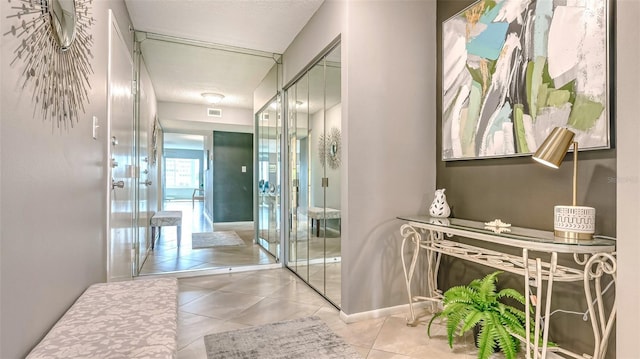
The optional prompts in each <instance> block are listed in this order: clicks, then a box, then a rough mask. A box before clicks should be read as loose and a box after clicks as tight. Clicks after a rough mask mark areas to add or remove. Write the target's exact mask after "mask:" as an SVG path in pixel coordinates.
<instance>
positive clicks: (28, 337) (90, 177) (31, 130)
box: [0, 0, 132, 358]
mask: <svg viewBox="0 0 640 359" xmlns="http://www.w3.org/2000/svg"><path fill="white" fill-rule="evenodd" d="M11 6H16V5H15V2H11V3H8V2H7V1H4V2H2V4H1V5H0V18H2V19H3V22H2V28H3V31H2V32H3V33H4V32H6V30H7V27H8V26H10V25H11V24H16V22H15V19H13V20H6V17H7V16H8V15H9V14H11V13H13V12H14V11H13V10H11V9H10V7H11ZM109 8H112V9H113V10H114V12H115V15H116V17H117V18H118V19H119V22H120V25H121V28H122V29H125V30H126V29H128V27H129V17H128V14H127V11H126V8H125V6H124V2H123V1H121V0H109V1H94V2H93V3H92V5H91V12H92V14H93V17H94V18H95V19H96V22H95V24H94V25H93V26H92V27H91V29H90V30H89V31H90V33H91V34H92V35H93V41H94V43H93V46H92V48H91V51H92V54H93V58H92V59H90V62H91V65H92V67H93V71H94V73H93V74H92V75H90V76H89V82H90V84H91V88H90V89H89V99H90V103H89V104H88V106H87V107H86V112H85V113H84V114H83V115H81V116H80V121H79V123H78V124H76V125H75V127H74V128H72V129H69V130H68V131H67V130H62V131H59V130H57V129H54V130H52V126H51V122H49V121H43V120H42V119H41V118H38V117H35V118H34V117H33V116H32V113H33V107H34V105H33V102H32V101H31V87H27V88H26V89H24V90H22V89H21V86H20V85H19V84H18V80H19V75H20V73H21V71H22V66H21V63H18V64H15V65H13V66H10V62H11V61H12V60H13V51H14V49H15V48H16V46H17V45H18V42H19V40H16V39H15V38H14V37H12V36H3V37H2V44H1V56H2V66H1V68H2V81H1V82H2V85H1V86H2V87H1V98H2V99H1V103H2V105H1V107H2V122H1V123H0V153H1V160H0V168H1V181H0V196H1V198H2V200H1V201H0V215H1V218H0V221H1V223H2V227H1V228H0V245H1V249H0V257H1V258H2V259H1V265H2V267H1V270H0V272H1V280H0V292H1V294H0V295H1V298H2V300H1V303H2V307H1V308H0V318H1V319H0V328H1V330H2V336H1V339H0V342H1V346H2V348H1V352H0V357H1V358H20V357H24V356H25V355H26V354H27V352H28V351H29V350H30V349H31V348H32V347H33V346H34V345H35V344H36V343H37V342H38V341H39V339H40V338H41V337H42V336H43V335H44V334H45V333H46V332H47V331H48V330H49V328H50V327H51V325H52V324H53V323H54V322H55V321H56V320H57V319H58V318H59V317H60V316H61V315H62V314H63V313H64V312H65V311H66V310H67V308H68V307H69V306H70V305H71V304H72V303H73V301H74V300H75V299H76V298H77V297H78V296H79V295H80V294H81V293H82V292H83V291H84V290H85V289H86V288H87V287H88V286H89V285H90V284H92V283H96V282H103V281H104V280H105V279H106V238H105V226H106V218H107V212H106V208H107V205H106V190H107V189H106V188H105V184H106V183H107V178H106V163H105V160H106V158H105V157H106V148H107V144H108V140H107V138H106V127H105V126H106V120H107V96H106V89H107V48H108V39H107V33H108V27H109V24H108V19H109V17H108V9H109ZM125 35H127V34H126V33H125ZM127 42H128V44H127V45H128V47H129V49H131V47H132V39H131V38H129V37H127ZM93 115H95V116H97V117H98V119H99V120H100V125H101V126H102V127H101V128H100V131H99V138H98V140H97V141H96V140H93V139H92V138H91V133H92V131H91V130H92V128H91V116H93Z"/></svg>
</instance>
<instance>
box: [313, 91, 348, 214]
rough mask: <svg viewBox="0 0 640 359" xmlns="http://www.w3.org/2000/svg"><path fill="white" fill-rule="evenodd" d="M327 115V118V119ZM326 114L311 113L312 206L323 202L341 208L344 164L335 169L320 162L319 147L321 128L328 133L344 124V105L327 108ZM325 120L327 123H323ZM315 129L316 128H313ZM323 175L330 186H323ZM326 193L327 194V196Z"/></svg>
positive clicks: (317, 205) (319, 205)
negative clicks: (341, 176) (341, 179)
mask: <svg viewBox="0 0 640 359" xmlns="http://www.w3.org/2000/svg"><path fill="white" fill-rule="evenodd" d="M325 116H326V119H325ZM325 116H323V114H322V111H317V112H316V113H314V114H312V115H311V128H312V131H311V173H312V175H311V189H312V192H311V204H310V206H311V207H322V206H323V202H325V200H326V202H325V206H326V207H328V208H335V209H341V208H342V207H341V206H340V199H341V186H340V182H341V181H340V173H341V170H342V166H340V167H338V168H336V169H333V168H331V166H329V165H327V166H326V167H323V166H322V163H321V162H320V154H319V151H318V148H319V146H320V135H321V134H322V132H321V130H323V129H324V131H325V132H326V135H329V134H330V131H331V129H332V128H333V127H335V128H337V129H338V130H340V129H341V126H342V118H341V117H342V106H341V105H340V104H337V105H335V106H333V107H331V108H330V109H327V111H326V114H325ZM323 120H324V121H325V123H324V124H323V123H322V122H323ZM313 129H315V130H313ZM322 177H326V178H328V179H329V187H327V190H326V193H325V188H324V187H322ZM325 194H326V196H325Z"/></svg>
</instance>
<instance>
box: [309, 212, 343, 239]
mask: <svg viewBox="0 0 640 359" xmlns="http://www.w3.org/2000/svg"><path fill="white" fill-rule="evenodd" d="M307 216H308V217H309V218H311V229H312V230H313V223H314V220H315V223H316V237H320V221H321V220H325V219H337V220H340V210H339V209H335V208H328V207H327V208H321V207H309V209H307Z"/></svg>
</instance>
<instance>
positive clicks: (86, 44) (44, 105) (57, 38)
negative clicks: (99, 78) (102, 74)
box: [4, 0, 95, 129]
mask: <svg viewBox="0 0 640 359" xmlns="http://www.w3.org/2000/svg"><path fill="white" fill-rule="evenodd" d="M8 1H9V3H10V4H11V5H10V6H11V9H12V14H11V15H9V16H7V18H8V19H10V20H11V21H15V22H16V23H14V24H13V25H11V29H10V30H9V31H8V32H7V33H5V34H4V35H5V36H7V35H10V36H15V37H16V38H17V39H19V40H21V41H20V42H19V45H18V47H17V48H16V49H15V51H14V53H15V57H14V58H13V61H12V62H11V66H14V64H15V63H20V62H22V63H23V66H24V68H23V69H22V73H21V79H20V84H21V85H22V89H25V88H26V87H27V86H30V87H31V88H32V91H33V92H32V100H33V101H34V104H35V106H34V112H33V116H34V117H36V115H37V114H40V115H41V116H42V118H43V119H44V120H51V123H52V127H53V126H54V125H55V126H57V127H58V128H59V129H62V128H64V129H69V128H70V127H73V126H74V124H75V123H77V122H78V116H79V114H80V111H82V113H84V112H85V104H87V103H88V102H89V89H90V88H91V85H90V83H89V75H90V74H92V73H93V68H92V67H91V62H90V58H93V55H92V53H91V46H92V45H93V35H91V34H90V31H89V30H90V27H91V25H93V24H94V23H95V19H94V18H93V17H92V16H91V12H90V6H91V4H92V3H93V0H8Z"/></svg>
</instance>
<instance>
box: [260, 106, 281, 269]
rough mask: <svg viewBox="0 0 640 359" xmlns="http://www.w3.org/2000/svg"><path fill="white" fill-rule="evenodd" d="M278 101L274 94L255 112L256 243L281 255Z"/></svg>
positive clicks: (279, 124)
mask: <svg viewBox="0 0 640 359" xmlns="http://www.w3.org/2000/svg"><path fill="white" fill-rule="evenodd" d="M280 103H281V100H280V97H279V96H276V97H275V98H274V99H273V100H272V101H271V102H270V103H269V105H268V106H266V107H265V108H264V109H262V111H260V112H258V114H257V115H256V116H257V118H256V122H257V127H256V128H257V137H258V176H257V179H258V240H257V241H258V244H259V245H261V246H262V247H263V248H264V249H266V250H267V251H268V252H269V253H271V254H272V255H273V256H274V257H276V258H279V256H280V213H281V211H280V207H281V196H280V194H281V192H280V188H281V179H280V163H281V162H280V157H281V156H280V141H281V138H282V121H281V116H280V113H281V111H280V108H281V105H280Z"/></svg>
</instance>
